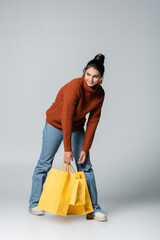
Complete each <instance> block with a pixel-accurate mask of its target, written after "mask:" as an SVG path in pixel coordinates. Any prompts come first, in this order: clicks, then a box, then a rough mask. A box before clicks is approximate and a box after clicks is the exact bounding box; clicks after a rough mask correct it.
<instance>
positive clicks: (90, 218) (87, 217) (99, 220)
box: [86, 215, 108, 222]
mask: <svg viewBox="0 0 160 240" xmlns="http://www.w3.org/2000/svg"><path fill="white" fill-rule="evenodd" d="M86 220H96V221H98V222H106V221H108V220H107V218H98V217H96V216H91V215H86Z"/></svg>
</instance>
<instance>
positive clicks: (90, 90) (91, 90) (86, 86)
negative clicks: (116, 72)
mask: <svg viewBox="0 0 160 240" xmlns="http://www.w3.org/2000/svg"><path fill="white" fill-rule="evenodd" d="M82 79H83V86H84V88H85V90H87V91H88V92H90V93H94V92H96V91H97V89H98V87H99V84H98V83H97V84H96V85H95V86H96V88H92V87H90V86H88V84H87V82H86V80H85V77H84V76H82Z"/></svg>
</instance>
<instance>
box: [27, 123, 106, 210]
mask: <svg viewBox="0 0 160 240" xmlns="http://www.w3.org/2000/svg"><path fill="white" fill-rule="evenodd" d="M84 136H85V131H84V128H80V129H78V130H74V131H72V134H71V146H72V152H73V157H74V159H75V163H76V167H77V171H84V174H85V178H86V182H87V186H88V190H89V193H90V197H91V201H92V206H93V209H94V212H92V213H91V214H93V213H95V212H98V211H101V208H100V206H99V204H98V203H97V188H96V181H95V176H94V172H93V169H92V164H91V162H90V153H89V152H88V153H87V155H86V161H85V162H84V163H82V164H78V163H77V162H78V160H79V157H80V153H81V150H82V145H83V140H84ZM62 140H63V131H62V130H60V129H57V128H55V127H53V126H52V125H50V124H49V123H48V122H45V127H44V130H43V141H42V150H41V154H40V157H39V160H38V162H37V165H36V167H35V169H34V173H33V176H32V189H31V195H30V199H29V208H33V207H36V206H37V205H38V202H39V199H40V196H41V193H42V190H43V184H44V182H45V180H46V177H47V173H48V171H49V170H50V168H51V167H52V162H53V160H54V156H55V154H56V152H57V150H58V148H59V146H60V144H61V142H62Z"/></svg>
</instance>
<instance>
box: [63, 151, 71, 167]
mask: <svg viewBox="0 0 160 240" xmlns="http://www.w3.org/2000/svg"><path fill="white" fill-rule="evenodd" d="M70 159H71V160H72V161H73V153H72V152H64V162H65V163H69V164H71V163H70Z"/></svg>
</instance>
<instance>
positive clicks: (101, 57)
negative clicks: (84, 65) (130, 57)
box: [94, 53, 105, 64]
mask: <svg viewBox="0 0 160 240" xmlns="http://www.w3.org/2000/svg"><path fill="white" fill-rule="evenodd" d="M104 59H105V56H104V55H103V54H101V53H99V54H97V55H96V56H95V57H94V60H97V61H99V62H101V64H104Z"/></svg>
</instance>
